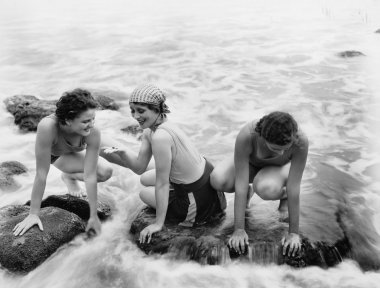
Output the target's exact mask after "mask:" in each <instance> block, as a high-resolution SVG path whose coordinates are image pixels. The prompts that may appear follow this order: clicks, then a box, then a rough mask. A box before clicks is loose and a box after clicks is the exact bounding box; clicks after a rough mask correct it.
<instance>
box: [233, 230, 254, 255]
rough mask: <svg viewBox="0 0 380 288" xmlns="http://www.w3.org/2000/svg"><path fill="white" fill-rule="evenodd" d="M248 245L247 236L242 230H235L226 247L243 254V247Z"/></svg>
mask: <svg viewBox="0 0 380 288" xmlns="http://www.w3.org/2000/svg"><path fill="white" fill-rule="evenodd" d="M248 244H249V242H248V235H247V233H246V232H245V230H244V229H236V230H235V231H234V233H233V234H232V236H231V238H230V240H228V246H229V247H230V248H233V249H234V250H235V251H236V252H238V253H239V254H242V253H245V245H248Z"/></svg>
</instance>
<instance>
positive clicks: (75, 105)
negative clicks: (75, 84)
mask: <svg viewBox="0 0 380 288" xmlns="http://www.w3.org/2000/svg"><path fill="white" fill-rule="evenodd" d="M56 106H57V109H56V110H55V115H56V116H57V118H58V122H59V123H60V124H62V125H65V124H66V121H67V120H73V119H75V118H76V117H78V116H79V115H80V114H81V113H83V112H84V111H87V110H88V109H95V108H97V107H98V103H97V102H96V101H95V99H94V97H92V95H91V93H90V92H89V91H87V90H84V89H80V88H77V89H74V90H72V91H68V92H65V93H63V95H62V97H61V98H59V100H58V102H57V103H56Z"/></svg>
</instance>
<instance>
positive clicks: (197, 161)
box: [148, 122, 226, 227]
mask: <svg viewBox="0 0 380 288" xmlns="http://www.w3.org/2000/svg"><path fill="white" fill-rule="evenodd" d="M159 129H163V130H165V131H166V132H168V133H169V134H170V136H171V137H172V139H173V143H174V151H173V158H172V163H171V169H170V175H169V180H170V183H171V184H172V187H173V188H174V189H173V190H172V191H170V195H169V205H168V211H167V214H166V217H167V218H168V219H170V220H174V221H175V222H178V224H179V225H182V226H188V227H191V226H194V225H201V224H204V223H206V222H208V221H209V220H210V219H212V217H213V216H216V215H218V214H220V213H221V212H222V211H223V210H224V209H225V206H226V205H225V197H224V193H223V192H217V191H216V190H215V189H214V188H213V187H212V186H211V183H210V174H211V172H212V170H213V169H214V167H213V165H212V164H211V163H210V162H208V161H207V160H206V159H205V158H203V157H202V156H201V155H200V154H199V152H198V150H197V149H196V148H195V146H193V144H192V143H191V141H190V139H189V138H188V137H187V136H186V135H185V134H184V133H183V132H182V131H181V130H180V129H179V128H178V127H176V126H175V125H172V124H171V123H168V122H164V123H162V124H161V125H160V126H158V128H157V130H159ZM157 130H156V131H157ZM152 133H154V132H151V134H152ZM150 136H151V135H150ZM148 139H149V137H148ZM150 141H151V138H150Z"/></svg>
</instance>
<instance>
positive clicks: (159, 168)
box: [140, 130, 172, 243]
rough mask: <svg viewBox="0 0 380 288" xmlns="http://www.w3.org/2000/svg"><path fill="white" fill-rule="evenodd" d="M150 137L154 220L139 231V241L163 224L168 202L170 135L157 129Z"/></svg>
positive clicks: (170, 155) (149, 238)
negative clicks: (154, 170)
mask: <svg viewBox="0 0 380 288" xmlns="http://www.w3.org/2000/svg"><path fill="white" fill-rule="evenodd" d="M153 138H154V139H152V149H153V155H154V159H155V163H156V185H155V196H156V197H155V198H156V221H155V223H154V224H151V225H149V226H147V227H146V228H144V229H143V230H142V231H141V232H140V242H141V243H144V242H145V239H146V238H148V239H147V243H149V242H150V240H151V237H152V234H153V233H155V232H158V231H160V230H161V229H162V227H163V226H164V222H165V218H166V212H167V210H168V203H169V174H170V169H171V162H172V152H171V145H172V140H171V136H170V135H169V134H168V133H167V132H166V131H161V130H159V131H157V132H156V134H155V135H154V137H153Z"/></svg>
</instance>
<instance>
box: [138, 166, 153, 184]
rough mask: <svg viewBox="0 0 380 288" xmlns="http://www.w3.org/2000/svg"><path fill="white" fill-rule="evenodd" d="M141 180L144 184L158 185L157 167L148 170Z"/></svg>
mask: <svg viewBox="0 0 380 288" xmlns="http://www.w3.org/2000/svg"><path fill="white" fill-rule="evenodd" d="M140 182H141V184H142V185H144V186H155V185H156V169H152V170H148V171H146V172H144V174H142V175H141V178H140Z"/></svg>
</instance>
